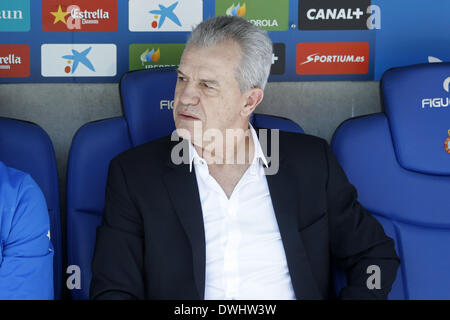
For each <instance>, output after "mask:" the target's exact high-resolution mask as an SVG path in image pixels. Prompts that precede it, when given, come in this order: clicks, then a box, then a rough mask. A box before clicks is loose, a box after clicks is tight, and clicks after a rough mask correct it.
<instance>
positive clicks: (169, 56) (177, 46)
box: [129, 43, 185, 71]
mask: <svg viewBox="0 0 450 320" xmlns="http://www.w3.org/2000/svg"><path fill="white" fill-rule="evenodd" d="M184 47H185V44H184V43H139V44H132V45H130V68H129V69H130V71H132V70H140V69H153V68H161V67H175V66H178V65H179V64H180V59H181V55H182V54H183V50H184Z"/></svg>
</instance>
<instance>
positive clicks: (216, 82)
mask: <svg viewBox="0 0 450 320" xmlns="http://www.w3.org/2000/svg"><path fill="white" fill-rule="evenodd" d="M176 72H177V73H178V75H181V76H183V77H188V76H187V75H185V74H184V73H183V71H181V70H180V69H177V70H176ZM199 82H203V83H208V84H212V85H216V86H219V85H220V83H219V81H217V80H212V79H200V80H199Z"/></svg>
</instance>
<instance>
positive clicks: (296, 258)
mask: <svg viewBox="0 0 450 320" xmlns="http://www.w3.org/2000/svg"><path fill="white" fill-rule="evenodd" d="M257 132H258V133H259V130H257ZM267 138H268V141H267V149H268V150H271V138H270V134H268V136H267ZM279 148H280V161H279V169H278V172H277V173H276V174H274V175H266V178H267V184H268V186H269V191H270V196H271V198H272V204H273V209H274V211H275V216H276V218H277V223H278V227H279V230H280V235H281V239H282V242H283V247H284V251H285V253H286V260H287V264H288V268H289V273H290V276H291V281H292V285H293V288H294V292H295V295H296V297H297V299H321V298H322V296H321V294H320V292H319V289H318V287H317V284H316V282H315V280H314V277H313V274H312V270H311V264H310V262H309V259H308V257H307V254H306V250H305V247H304V245H303V241H302V239H301V237H300V232H299V230H298V226H299V221H298V216H299V215H300V214H301V212H299V210H300V208H299V198H300V194H299V193H300V191H299V189H298V188H296V186H297V185H298V184H299V182H298V181H295V179H294V176H293V175H292V174H291V172H292V168H290V167H289V166H288V165H287V164H286V163H287V161H286V151H287V152H288V150H282V149H281V146H279ZM263 152H264V153H265V155H266V158H268V157H267V154H268V152H267V150H263ZM273 156H274V155H272V154H271V157H273ZM270 163H271V164H273V163H274V161H273V160H272V161H271V162H270Z"/></svg>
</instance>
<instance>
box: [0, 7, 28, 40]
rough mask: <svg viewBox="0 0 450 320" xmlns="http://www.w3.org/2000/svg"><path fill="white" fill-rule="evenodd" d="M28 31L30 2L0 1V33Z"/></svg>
mask: <svg viewBox="0 0 450 320" xmlns="http://www.w3.org/2000/svg"><path fill="white" fill-rule="evenodd" d="M2 31H3V32H27V31H30V0H1V1H0V32H2Z"/></svg>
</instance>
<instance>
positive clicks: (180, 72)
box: [176, 69, 186, 77]
mask: <svg viewBox="0 0 450 320" xmlns="http://www.w3.org/2000/svg"><path fill="white" fill-rule="evenodd" d="M176 72H177V73H178V74H179V75H180V74H181V75H182V76H185V77H186V75H185V74H184V73H183V72H182V71H181V70H180V69H177V70H176Z"/></svg>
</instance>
